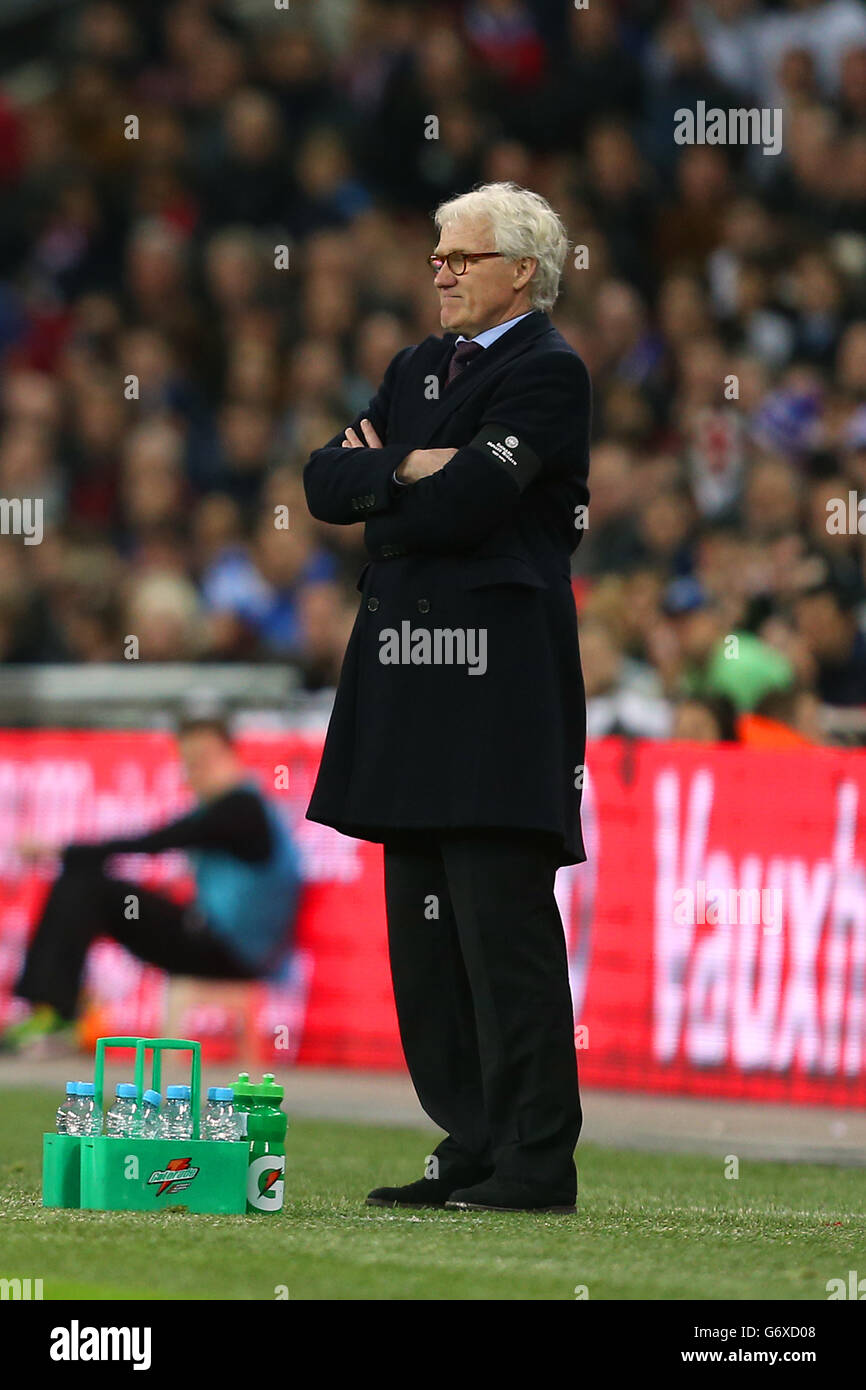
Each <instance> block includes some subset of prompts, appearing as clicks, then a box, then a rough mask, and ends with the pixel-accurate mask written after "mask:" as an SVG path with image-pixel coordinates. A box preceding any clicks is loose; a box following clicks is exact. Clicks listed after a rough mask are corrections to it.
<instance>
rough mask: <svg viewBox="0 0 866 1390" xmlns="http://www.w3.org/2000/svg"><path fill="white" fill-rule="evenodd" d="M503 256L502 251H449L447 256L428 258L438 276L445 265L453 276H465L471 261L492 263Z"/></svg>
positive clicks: (428, 262)
mask: <svg viewBox="0 0 866 1390" xmlns="http://www.w3.org/2000/svg"><path fill="white" fill-rule="evenodd" d="M501 255H502V252H501V251H449V252H448V255H447V256H435V255H433V256H428V257H427V264H428V265H429V266H430V268H431V270H432V271H433V272H434V274H436V275H438V274H439V272H440V270H441V269H442V267H443V265H447V266H448V269H449V270H450V271H451V274H452V275H465V274H466V271H467V270H468V269H469V263H470V261H490V260H493V258H494V257H495V256H501Z"/></svg>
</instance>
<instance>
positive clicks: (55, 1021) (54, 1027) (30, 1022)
mask: <svg viewBox="0 0 866 1390" xmlns="http://www.w3.org/2000/svg"><path fill="white" fill-rule="evenodd" d="M74 1042H75V1025H74V1023H70V1022H69V1020H68V1019H66V1018H63V1017H61V1015H60V1014H59V1013H58V1012H57V1010H56V1009H53V1008H52V1007H51V1005H50V1004H37V1005H36V1007H35V1008H34V1009H33V1011H32V1013H31V1014H30V1017H29V1018H25V1019H24V1021H23V1022H22V1023H13V1024H12V1026H11V1027H10V1028H7V1029H6V1030H5V1031H4V1033H3V1034H2V1035H0V1052H14V1053H16V1054H20V1053H24V1052H27V1053H32V1052H33V1051H37V1052H39V1051H42V1050H45V1049H47V1050H51V1051H53V1050H54V1046H55V1045H60V1046H61V1047H65V1046H66V1045H67V1044H74ZM49 1043H50V1044H51V1046H50V1048H48V1044H49Z"/></svg>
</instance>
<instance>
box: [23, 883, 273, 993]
mask: <svg viewBox="0 0 866 1390" xmlns="http://www.w3.org/2000/svg"><path fill="white" fill-rule="evenodd" d="M98 936H107V937H111V938H112V939H113V940H114V941H119V942H120V944H121V946H125V947H126V948H127V950H129V951H131V952H132V953H133V955H135V956H138V958H139V960H142V961H145V962H146V963H147V964H148V965H157V966H159V967H160V969H162V970H168V971H170V972H172V973H174V974H178V975H198V976H200V977H202V978H203V979H209V980H243V979H253V978H255V972H254V971H253V970H252V969H251V968H250V967H249V966H247V965H246V964H244V963H243V962H241V961H239V960H237V959H236V958H235V957H234V955H233V954H232V952H231V951H230V950H229V949H228V947H227V946H226V945H224V944H223V942H222V941H221V940H220V938H219V937H217V936H216V935H215V934H214V933H213V932H212V931H211V929H210V928H209V927H208V926H207V924H206V923H205V922H204V921H203V919H202V918H201V915H200V914H199V912H198V910H197V909H196V908H195V907H194V906H192V907H186V908H184V907H180V906H178V904H177V903H173V902H171V901H170V900H169V899H168V898H163V897H160V895H159V894H158V893H153V892H151V891H150V890H149V889H146V888H142V886H141V884H139V883H133V882H130V881H127V880H125V879H117V878H108V877H107V876H106V875H105V874H104V873H103V871H102V869H101V868H75V869H71V870H67V871H64V872H63V873H61V874H60V876H59V877H58V878H57V880H56V881H55V884H54V887H53V888H52V890H51V893H50V894H49V896H48V899H47V901H46V903H45V907H44V909H43V912H42V916H41V918H40V920H39V924H38V926H37V928H36V931H35V933H34V935H33V938H32V940H31V942H30V946H29V948H28V951H27V957H26V960H25V962H24V969H23V971H22V973H21V977H20V979H19V981H18V983H17V985H16V986H15V993H16V994H17V995H19V996H20V997H21V998H23V999H29V1000H31V1001H32V1002H33V1003H34V1004H51V1005H53V1007H54V1008H55V1009H56V1010H57V1012H58V1013H59V1014H61V1015H62V1016H63V1018H68V1019H72V1018H74V1017H75V1011H76V1006H77V1002H78V993H79V990H80V987H81V976H82V973H83V970H84V961H85V957H86V955H87V948H88V947H89V946H90V943H91V942H92V941H94V940H95V939H96V937H98Z"/></svg>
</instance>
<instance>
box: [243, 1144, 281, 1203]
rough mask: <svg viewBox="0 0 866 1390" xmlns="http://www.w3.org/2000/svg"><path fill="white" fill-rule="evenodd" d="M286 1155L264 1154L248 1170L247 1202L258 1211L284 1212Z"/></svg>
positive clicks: (255, 1159)
mask: <svg viewBox="0 0 866 1390" xmlns="http://www.w3.org/2000/svg"><path fill="white" fill-rule="evenodd" d="M285 1171H286V1155H285V1154H262V1156H261V1158H254V1159H253V1160H252V1162H251V1163H250V1166H249V1169H248V1170H247V1201H248V1202H249V1204H250V1206H251V1207H255V1209H256V1211H282V1207H283V1194H284V1192H285V1187H286V1184H285V1179H284V1177H283V1174H284V1173H285Z"/></svg>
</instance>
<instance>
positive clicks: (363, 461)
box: [304, 348, 589, 554]
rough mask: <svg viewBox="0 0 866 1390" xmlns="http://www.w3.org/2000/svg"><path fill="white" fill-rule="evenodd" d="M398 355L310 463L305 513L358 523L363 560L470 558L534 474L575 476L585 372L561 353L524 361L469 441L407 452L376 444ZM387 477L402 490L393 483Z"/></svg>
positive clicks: (585, 408) (583, 423) (585, 410)
mask: <svg viewBox="0 0 866 1390" xmlns="http://www.w3.org/2000/svg"><path fill="white" fill-rule="evenodd" d="M406 352H411V348H408V349H406ZM404 356H405V353H398V355H397V356H396V357H395V358H394V361H393V362H392V363H391V365H390V366H389V368H388V371H387V372H386V374H385V379H384V381H383V383H382V386H381V387H380V389H379V391H378V392H377V394H376V395H375V396H374V398H373V400H372V401H371V402H370V405H369V407H368V409H367V411H366V413H365V414H364V415H363V416H359V417H358V418H357V419H356V420H355V421H353V423H352V424H351V425H350V426H349V427H348V428H347V429H346V430H345V432H344V433H343V434H341V435H337V436H335V438H334V439H332V440H331V441H330V442H329V443H328V444H326V445H325V446H324V448H322V449H317V450H316V451H315V453H313V454H312V456H311V458H310V461H309V463H308V464H307V466H306V469H305V470H304V487H305V490H306V495H307V504H308V506H309V508H310V511H311V513H312V515H313V516H314V517H316V518H318V519H319V520H320V521H329V522H333V523H336V524H337V525H349V524H351V523H352V522H356V521H366V530H365V541H366V544H367V548H368V550H369V551H370V552H371V553H372V554H376V553H378V552H379V551H380V550H381V548H382V547H383V546H398V547H399V548H400V550H401V551H403V552H407V553H412V552H443V553H452V552H460V551H466V550H471V549H472V548H474V547H475V546H476V545H478V544H480V542H481V541H483V540H484V538H485V537H486V536H487V535H489V534H490V533H491V532H492V531H494V530H495V529H496V528H497V527H498V526H500V525H501V524H502V523H503V522H504V521H506V520H507V519H508V517H509V516H510V515H511V513H512V512H513V511H514V510H515V509H516V507H517V506H518V504H519V502H520V498H521V494H522V493H523V492H524V491H525V489H526V488H527V487H528V486H529V484H530V483H531V482H532V481H533V480H534V479H535V478H536V477H537V476H538V475H539V474H540V473H542V472H544V471H560V472H561V471H565V470H573V469H574V467H575V459H576V457H577V456H578V455H579V453H580V451H581V449H582V448H583V447H584V445H583V440H584V437H585V432H586V427H587V423H588V416H589V378H588V376H587V373H586V368H585V367H584V366H583V363H582V362H581V361H580V359H579V358H578V357H577V356H576V355H574V354H572V353H567V352H552V353H549V354H544V355H540V356H538V357H535V358H532V359H530V361H529V362H528V363H527V362H526V361H525V359H524V360H523V361H522V362H521V364H520V370H519V371H515V372H512V373H509V374H508V375H507V376H505V377H504V378H503V380H502V381H501V382H500V383H499V384H498V385H497V388H496V389H495V390H494V392H493V393H492V394H491V396H490V399H489V401H488V403H487V407H486V409H485V411H484V415H483V417H482V420H481V425H480V429H479V432H478V434H477V435H476V436H475V438H474V439H472V440H468V441H467V442H466V444H464V445H463V446H462V447H459V448H445V449H413V450H410V451H409V452H408V453H407V452H406V448H405V446H404V445H391V444H388V443H387V442H385V443H383V440H387V421H388V412H389V406H390V402H391V398H392V393H393V390H394V381H395V375H396V373H397V371H398V370H399V366H400V363H401V361H402V360H403V358H404ZM395 473H396V475H397V478H398V479H399V480H400V481H402V482H403V483H405V484H407V486H403V487H401V486H399V484H395V483H394V481H393V475H394V474H395Z"/></svg>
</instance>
